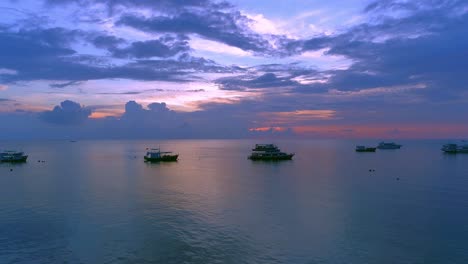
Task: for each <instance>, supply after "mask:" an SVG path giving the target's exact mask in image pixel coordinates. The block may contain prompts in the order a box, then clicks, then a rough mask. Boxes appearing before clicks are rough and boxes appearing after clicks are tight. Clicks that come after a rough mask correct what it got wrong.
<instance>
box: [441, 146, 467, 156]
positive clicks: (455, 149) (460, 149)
mask: <svg viewBox="0 0 468 264" xmlns="http://www.w3.org/2000/svg"><path fill="white" fill-rule="evenodd" d="M442 151H443V152H445V153H453V154H456V153H468V145H461V146H459V145H457V144H445V145H444V146H443V147H442Z"/></svg>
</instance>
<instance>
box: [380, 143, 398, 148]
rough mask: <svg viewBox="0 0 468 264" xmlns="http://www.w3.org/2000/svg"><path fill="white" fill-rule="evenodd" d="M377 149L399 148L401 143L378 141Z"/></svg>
mask: <svg viewBox="0 0 468 264" xmlns="http://www.w3.org/2000/svg"><path fill="white" fill-rule="evenodd" d="M377 148H378V149H399V148H401V145H398V144H395V143H394V142H380V143H379V145H378V146H377Z"/></svg>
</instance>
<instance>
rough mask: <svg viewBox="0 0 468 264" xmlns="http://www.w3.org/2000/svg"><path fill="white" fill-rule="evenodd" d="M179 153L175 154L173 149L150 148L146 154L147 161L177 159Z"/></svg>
mask: <svg viewBox="0 0 468 264" xmlns="http://www.w3.org/2000/svg"><path fill="white" fill-rule="evenodd" d="M178 157H179V154H174V153H172V152H171V151H161V150H160V149H159V148H154V149H148V151H147V152H146V155H145V156H144V159H145V161H149V162H158V161H177V158H178Z"/></svg>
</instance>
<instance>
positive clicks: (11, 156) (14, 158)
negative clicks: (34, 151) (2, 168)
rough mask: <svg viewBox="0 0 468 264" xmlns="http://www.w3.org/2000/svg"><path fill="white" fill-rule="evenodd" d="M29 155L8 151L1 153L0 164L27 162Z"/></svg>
mask: <svg viewBox="0 0 468 264" xmlns="http://www.w3.org/2000/svg"><path fill="white" fill-rule="evenodd" d="M27 159H28V155H24V152H21V151H13V150H6V151H3V152H1V153H0V162H26V160H27Z"/></svg>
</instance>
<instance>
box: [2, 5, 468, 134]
mask: <svg viewBox="0 0 468 264" xmlns="http://www.w3.org/2000/svg"><path fill="white" fill-rule="evenodd" d="M0 14H1V15H0V139H28V138H32V139H34V138H47V139H63V138H65V139H67V138H73V139H75V138H110V139H114V138H115V139H117V138H137V139H139V138H250V137H263V138H270V137H280V138H283V137H284V138H376V139H377V138H378V139H393V138H397V139H398V138H447V139H448V138H468V114H467V113H468V2H467V1H462V0H460V1H457V0H412V1H404V0H349V1H338V0H329V1H318V0H284V1H283V0H277V1H272V0H268V1H267V0H257V1H250V0H232V1H215V0H141V1H132V0H3V1H1V2H0Z"/></svg>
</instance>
